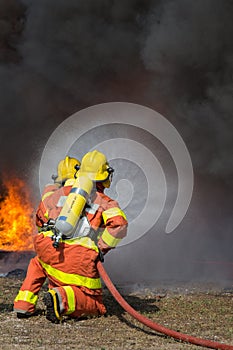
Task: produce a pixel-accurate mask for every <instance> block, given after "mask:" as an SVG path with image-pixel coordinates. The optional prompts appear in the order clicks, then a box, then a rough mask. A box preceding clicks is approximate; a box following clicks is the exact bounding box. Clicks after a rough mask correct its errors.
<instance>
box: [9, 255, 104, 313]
mask: <svg viewBox="0 0 233 350" xmlns="http://www.w3.org/2000/svg"><path fill="white" fill-rule="evenodd" d="M47 277H48V276H47V274H46V272H45V271H44V269H43V267H42V266H41V264H40V262H39V260H38V258H37V257H34V258H33V259H31V261H30V263H29V266H28V270H27V275H26V278H25V280H24V282H23V284H22V286H21V288H20V290H19V292H18V294H17V296H16V298H15V300H14V311H15V312H19V313H23V314H27V315H30V314H33V313H34V312H35V308H36V304H37V301H38V293H39V291H40V289H41V287H42V285H43V284H44V282H45V280H46V278H47ZM48 282H49V289H54V290H55V291H56V293H57V295H58V300H59V308H60V314H61V315H69V316H70V317H75V318H78V317H81V316H87V315H103V314H105V313H106V308H105V306H104V304H103V301H102V295H93V294H88V293H87V292H86V291H85V290H83V289H82V287H81V286H75V285H70V286H68V285H61V284H59V283H58V284H55V283H54V282H52V281H50V280H49V277H48Z"/></svg>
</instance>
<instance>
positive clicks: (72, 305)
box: [63, 286, 75, 315]
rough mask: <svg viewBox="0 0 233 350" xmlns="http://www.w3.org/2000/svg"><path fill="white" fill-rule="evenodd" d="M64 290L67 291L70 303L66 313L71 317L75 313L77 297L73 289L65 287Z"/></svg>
mask: <svg viewBox="0 0 233 350" xmlns="http://www.w3.org/2000/svg"><path fill="white" fill-rule="evenodd" d="M63 288H64V289H65V292H66V296H67V302H68V310H67V311H66V315H69V314H72V312H74V311H75V295H74V291H73V288H72V287H70V286H64V287H63Z"/></svg>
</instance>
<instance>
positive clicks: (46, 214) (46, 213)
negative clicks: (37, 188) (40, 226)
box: [44, 210, 49, 220]
mask: <svg viewBox="0 0 233 350" xmlns="http://www.w3.org/2000/svg"><path fill="white" fill-rule="evenodd" d="M44 217H45V218H46V219H47V220H48V219H49V212H48V210H47V211H46V212H45V213H44Z"/></svg>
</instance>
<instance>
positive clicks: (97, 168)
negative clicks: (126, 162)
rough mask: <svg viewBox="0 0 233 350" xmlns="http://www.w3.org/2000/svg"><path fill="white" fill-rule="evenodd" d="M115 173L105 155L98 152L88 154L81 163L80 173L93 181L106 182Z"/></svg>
mask: <svg viewBox="0 0 233 350" xmlns="http://www.w3.org/2000/svg"><path fill="white" fill-rule="evenodd" d="M113 171H114V170H113V169H112V168H111V167H110V166H109V164H108V162H107V159H106V157H105V155H104V154H103V153H101V152H99V151H97V150H94V151H92V152H88V153H86V154H85V156H84V157H83V159H82V161H81V166H80V173H82V174H85V175H87V176H88V177H89V178H90V179H91V180H92V181H105V180H107V179H108V177H109V175H110V174H111V173H113Z"/></svg>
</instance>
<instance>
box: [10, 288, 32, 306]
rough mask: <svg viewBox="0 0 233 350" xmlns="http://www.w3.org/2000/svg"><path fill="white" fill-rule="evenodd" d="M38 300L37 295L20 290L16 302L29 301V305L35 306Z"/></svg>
mask: <svg viewBox="0 0 233 350" xmlns="http://www.w3.org/2000/svg"><path fill="white" fill-rule="evenodd" d="M37 299H38V295H35V294H34V293H32V292H30V291H29V290H20V291H19V293H18V294H17V296H16V298H15V301H27V302H28V303H30V304H33V305H35V304H36V302H37Z"/></svg>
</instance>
